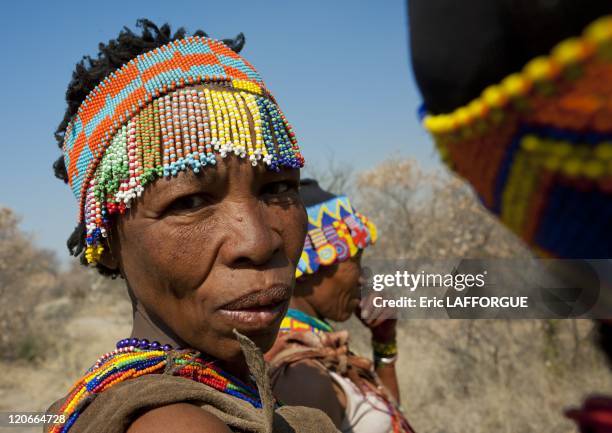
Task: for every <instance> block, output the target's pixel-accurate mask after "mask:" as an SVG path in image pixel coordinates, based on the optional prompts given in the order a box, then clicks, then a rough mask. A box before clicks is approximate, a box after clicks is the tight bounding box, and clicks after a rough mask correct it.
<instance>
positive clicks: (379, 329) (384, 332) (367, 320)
mask: <svg viewBox="0 0 612 433" xmlns="http://www.w3.org/2000/svg"><path fill="white" fill-rule="evenodd" d="M355 315H356V316H357V317H358V318H359V320H360V321H361V323H363V324H364V325H365V326H366V327H367V328H369V329H370V332H372V340H374V341H378V342H380V343H387V342H390V341H394V340H395V335H396V328H397V319H395V318H394V315H395V313H394V311H393V310H392V309H383V308H374V306H373V304H372V302H371V299H370V296H368V297H366V298H364V299H362V300H361V302H360V304H359V305H358V306H357V308H355Z"/></svg>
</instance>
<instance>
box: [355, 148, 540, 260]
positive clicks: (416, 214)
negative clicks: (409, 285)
mask: <svg viewBox="0 0 612 433" xmlns="http://www.w3.org/2000/svg"><path fill="white" fill-rule="evenodd" d="M357 185H358V195H357V197H356V200H355V201H358V204H359V209H360V210H361V211H362V212H363V213H364V214H366V215H368V216H369V217H370V218H371V219H372V220H373V221H375V222H376V225H377V226H378V227H379V229H380V231H381V233H382V236H381V239H380V244H379V245H377V247H376V255H377V256H380V255H383V256H384V257H393V258H409V259H410V258H430V259H442V258H457V257H461V258H466V257H470V258H489V257H521V256H523V257H524V256H528V255H529V254H530V253H529V251H528V250H527V249H526V248H525V247H524V246H523V244H522V242H521V241H519V240H518V239H517V238H516V237H515V236H513V235H512V234H511V233H510V232H509V231H508V230H507V229H506V228H505V227H504V226H502V225H501V224H500V223H499V222H498V221H497V220H496V219H495V218H494V217H493V216H491V215H490V214H489V213H488V212H487V210H486V209H484V207H483V206H482V205H481V204H480V203H479V202H478V200H477V199H476V197H475V196H474V194H473V192H472V190H471V189H470V188H469V187H468V186H467V185H466V183H465V182H463V181H462V180H460V179H459V178H457V177H456V176H454V175H453V174H451V173H449V172H447V171H442V170H432V171H425V170H423V169H422V168H420V167H419V165H418V164H417V163H416V161H414V160H412V159H405V158H391V159H388V160H387V161H385V162H383V163H381V164H380V165H378V166H376V167H374V168H372V169H371V170H368V171H366V172H364V173H361V174H360V175H359V176H358V180H357Z"/></svg>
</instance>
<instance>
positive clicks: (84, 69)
mask: <svg viewBox="0 0 612 433" xmlns="http://www.w3.org/2000/svg"><path fill="white" fill-rule="evenodd" d="M136 27H139V28H140V29H141V33H140V34H137V33H135V32H133V31H132V30H131V29H129V28H128V27H124V28H123V30H121V32H119V36H117V38H116V39H111V40H110V41H108V43H106V44H104V43H100V44H99V45H98V55H97V57H95V58H94V57H91V56H83V58H82V59H81V61H79V62H78V63H77V64H76V67H75V70H74V72H73V73H72V79H71V80H70V83H69V84H68V89H67V90H66V103H67V107H66V112H65V113H64V118H63V119H62V121H61V122H60V124H59V126H58V127H57V130H56V131H55V140H56V141H57V145H58V146H59V148H60V149H61V148H62V146H63V144H64V134H65V133H66V127H67V126H68V123H69V122H70V119H72V117H73V116H74V115H75V114H76V112H77V110H78V109H79V106H80V105H81V103H82V102H83V101H84V100H85V98H86V97H87V95H88V94H89V93H90V92H91V91H92V90H93V89H94V88H95V87H96V86H97V85H98V84H99V83H100V82H102V80H104V79H105V78H106V77H107V76H109V75H110V74H111V73H112V72H113V71H115V70H117V69H119V68H120V67H121V66H123V65H125V64H126V63H127V62H129V61H130V60H132V59H133V58H134V57H137V56H138V55H140V54H143V53H146V52H148V51H151V50H153V49H155V48H158V47H161V46H163V45H166V44H168V43H170V42H172V41H175V40H177V39H183V38H185V37H187V36H189V35H188V34H187V32H186V31H185V29H184V28H183V27H180V28H179V29H178V30H176V31H175V32H174V34H172V31H171V29H170V26H169V25H168V24H164V25H162V26H161V27H158V26H157V25H155V23H153V22H152V21H150V20H148V19H145V18H142V19H139V20H137V21H136ZM193 36H208V35H207V34H206V33H205V32H204V31H202V30H197V31H196V32H194V33H193ZM222 42H223V43H224V44H225V45H227V46H228V47H229V48H230V49H232V50H233V51H235V52H236V53H239V52H240V51H241V50H242V48H243V46H244V42H245V38H244V35H243V34H242V33H239V34H238V36H236V37H235V38H233V39H223V40H222ZM53 172H54V173H55V177H57V178H58V179H61V180H63V181H64V183H68V172H67V171H66V164H65V162H64V157H63V155H62V156H60V157H59V158H58V159H57V160H56V161H55V162H54V163H53ZM67 246H68V250H69V251H70V254H71V255H73V256H75V257H79V258H80V261H81V263H82V264H84V265H87V260H86V259H85V255H84V254H83V252H84V250H85V224H84V223H80V224H79V225H77V226H76V228H75V229H74V231H73V232H72V234H71V235H70V237H69V238H68V241H67ZM96 267H97V269H98V271H99V272H100V273H101V274H102V275H106V276H110V277H113V278H115V277H117V276H119V273H118V271H116V270H113V269H109V268H107V267H105V266H104V265H102V264H100V263H98V264H96Z"/></svg>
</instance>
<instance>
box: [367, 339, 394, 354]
mask: <svg viewBox="0 0 612 433" xmlns="http://www.w3.org/2000/svg"><path fill="white" fill-rule="evenodd" d="M372 351H373V352H374V355H375V356H379V357H392V356H396V355H397V342H396V341H391V342H388V343H380V342H378V341H375V340H372Z"/></svg>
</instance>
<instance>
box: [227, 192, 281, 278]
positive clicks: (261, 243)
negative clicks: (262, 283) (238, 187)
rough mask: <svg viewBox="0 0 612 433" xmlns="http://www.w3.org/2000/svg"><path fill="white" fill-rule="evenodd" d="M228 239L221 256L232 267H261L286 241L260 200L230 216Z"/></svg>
mask: <svg viewBox="0 0 612 433" xmlns="http://www.w3.org/2000/svg"><path fill="white" fill-rule="evenodd" d="M228 214H229V215H228V219H229V226H228V230H229V233H228V237H227V240H226V242H224V244H223V246H222V249H221V255H222V258H223V261H224V262H225V263H226V264H227V265H228V266H230V267H241V266H262V265H265V264H266V263H268V262H270V261H271V260H272V259H273V257H274V256H275V255H276V254H277V253H278V252H280V251H281V249H282V246H283V238H282V236H281V234H280V231H279V230H278V229H277V228H276V227H275V224H274V219H273V218H272V217H271V216H270V215H267V213H266V209H265V204H262V203H261V202H260V201H258V200H253V201H252V202H249V203H241V204H238V205H236V206H233V207H232V209H231V210H229V212H228Z"/></svg>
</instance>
